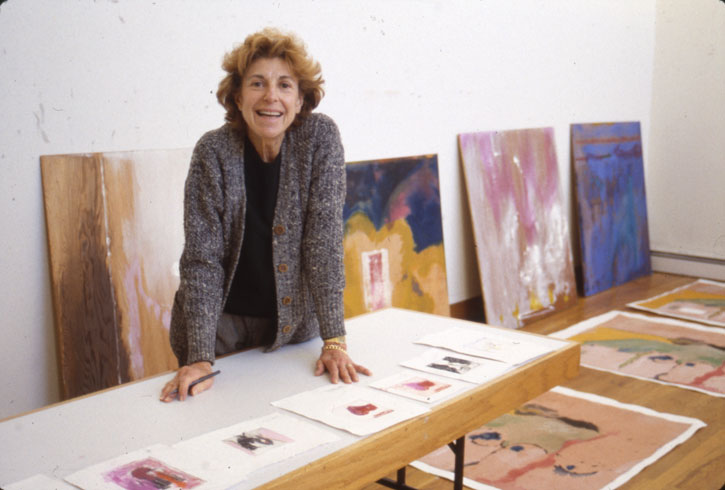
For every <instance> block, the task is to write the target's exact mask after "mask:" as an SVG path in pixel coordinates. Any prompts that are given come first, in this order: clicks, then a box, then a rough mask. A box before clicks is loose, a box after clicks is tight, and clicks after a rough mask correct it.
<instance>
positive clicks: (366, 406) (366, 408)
mask: <svg viewBox="0 0 725 490" xmlns="http://www.w3.org/2000/svg"><path fill="white" fill-rule="evenodd" d="M393 411H394V410H392V409H390V408H381V407H378V406H377V405H376V404H374V403H372V402H370V401H368V400H362V399H358V400H354V401H352V402H349V403H346V404H345V405H343V406H340V407H336V408H334V409H333V413H338V414H339V413H345V412H347V413H348V414H352V415H354V416H355V417H367V418H375V419H376V418H379V417H383V416H385V415H388V414H391V413H393Z"/></svg>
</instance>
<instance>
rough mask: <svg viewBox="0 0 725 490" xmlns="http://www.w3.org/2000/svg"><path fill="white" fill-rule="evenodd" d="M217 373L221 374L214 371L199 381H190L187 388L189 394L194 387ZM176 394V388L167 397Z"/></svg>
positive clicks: (177, 392) (177, 391)
mask: <svg viewBox="0 0 725 490" xmlns="http://www.w3.org/2000/svg"><path fill="white" fill-rule="evenodd" d="M219 373H221V371H219V370H217V371H214V372H213V373H209V374H207V375H205V376H202V377H201V378H199V379H195V380H194V381H192V382H191V383H189V388H188V390H189V394H191V389H192V388H193V387H194V386H196V385H198V384H199V383H201V382H202V381H206V380H207V379H209V378H211V377H213V376H216V375H217V374H219ZM178 394H179V389H178V388H175V389H174V391H172V392H171V393H169V396H177V395H178Z"/></svg>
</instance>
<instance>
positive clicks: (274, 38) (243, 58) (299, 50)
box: [216, 27, 325, 130]
mask: <svg viewBox="0 0 725 490" xmlns="http://www.w3.org/2000/svg"><path fill="white" fill-rule="evenodd" d="M259 58H280V59H282V60H284V61H285V62H287V64H288V65H289V67H290V69H291V70H292V73H293V74H294V76H295V77H296V78H297V83H298V86H299V91H300V94H301V95H302V109H301V110H300V112H299V114H297V117H295V120H294V122H293V123H292V124H299V123H300V122H301V120H302V119H303V118H305V117H306V116H307V115H309V114H310V113H311V112H312V110H313V109H314V108H315V107H317V105H318V104H319V103H320V101H321V100H322V97H323V96H324V95H325V91H324V90H323V88H322V85H323V83H324V82H325V81H324V80H323V78H322V70H321V69H320V64H319V63H318V62H317V61H315V60H313V59H312V58H311V57H310V56H309V55H308V54H307V50H306V49H305V45H304V43H303V42H302V41H300V39H299V38H297V36H295V35H294V34H291V33H283V32H281V31H280V30H278V29H275V28H271V27H267V28H265V29H263V30H261V31H259V32H256V33H254V34H250V35H249V36H247V38H246V39H245V40H244V43H243V44H241V45H239V46H237V47H236V48H234V49H233V50H232V51H230V52H228V53H227V54H225V55H224V61H223V62H222V68H223V69H224V71H226V72H227V75H226V76H225V77H224V78H223V79H222V81H221V82H219V88H218V89H217V93H216V97H217V100H218V101H219V103H220V104H221V105H222V106H223V107H224V109H226V111H227V112H226V115H225V116H224V119H225V120H226V121H227V122H228V123H229V124H231V126H232V127H234V128H235V129H239V130H244V129H245V128H246V126H247V125H246V124H245V122H244V118H243V117H242V113H241V111H240V110H239V108H238V107H237V102H236V98H237V95H238V94H239V92H240V90H241V86H242V80H243V78H244V72H245V71H246V69H247V68H248V67H249V65H251V64H252V63H253V62H254V61H256V60H257V59H259Z"/></svg>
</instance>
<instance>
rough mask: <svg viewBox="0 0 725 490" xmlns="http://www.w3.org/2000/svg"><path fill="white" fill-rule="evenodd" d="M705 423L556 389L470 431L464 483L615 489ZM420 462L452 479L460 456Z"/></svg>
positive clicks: (519, 488)
mask: <svg viewBox="0 0 725 490" xmlns="http://www.w3.org/2000/svg"><path fill="white" fill-rule="evenodd" d="M704 425H705V424H704V423H702V422H701V421H699V420H696V419H692V418H687V417H681V416H678V415H671V414H664V413H659V412H655V411H654V410H650V409H648V408H645V407H639V406H635V405H625V404H622V403H619V402H617V401H616V400H612V399H609V398H605V397H600V396H597V395H591V394H589V393H582V392H577V391H574V390H569V389H566V388H561V387H557V388H554V389H553V390H551V391H549V392H547V393H544V394H543V395H540V396H539V397H537V398H535V399H534V400H532V401H531V402H529V403H527V404H525V405H523V406H521V407H519V408H518V409H516V410H514V411H512V412H509V413H507V414H505V415H502V416H501V417H499V418H497V419H495V420H493V421H491V422H489V423H487V424H485V425H484V426H482V427H481V428H479V429H477V430H474V431H472V432H469V433H468V434H467V435H466V437H465V461H464V477H465V479H464V484H465V485H466V486H467V487H470V488H474V489H490V488H499V489H511V490H513V489H516V490H526V489H536V490H542V489H551V490H567V489H581V490H585V489H586V490H588V489H597V488H607V489H611V488H616V487H618V486H620V485H621V484H623V483H624V482H626V481H627V480H629V479H631V478H632V477H633V476H634V475H636V474H637V473H639V472H640V471H641V470H642V469H643V468H644V467H646V466H647V465H649V464H651V463H652V462H654V461H656V460H657V459H659V458H660V457H662V456H663V455H664V454H666V453H667V452H669V451H670V450H671V449H672V448H674V447H675V446H677V445H678V444H681V443H682V442H684V441H685V440H687V439H688V438H689V437H691V436H692V434H694V433H695V432H696V431H697V430H698V429H700V428H701V427H704ZM413 466H415V467H417V468H419V469H422V470H424V471H429V472H432V473H435V474H437V475H440V476H444V477H447V478H452V470H453V466H454V458H453V454H452V452H451V451H450V450H449V449H448V448H447V447H443V448H441V449H439V450H437V451H435V452H433V453H430V454H429V455H427V456H425V457H424V458H422V459H421V460H420V461H417V462H414V463H413Z"/></svg>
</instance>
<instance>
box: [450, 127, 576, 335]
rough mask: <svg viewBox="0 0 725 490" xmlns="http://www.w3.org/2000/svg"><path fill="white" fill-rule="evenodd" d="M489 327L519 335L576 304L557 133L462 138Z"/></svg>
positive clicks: (534, 131) (540, 131)
mask: <svg viewBox="0 0 725 490" xmlns="http://www.w3.org/2000/svg"><path fill="white" fill-rule="evenodd" d="M458 142H459V145H460V152H461V158H462V162H463V169H464V173H465V178H466V188H467V192H468V202H469V205H470V209H471V217H472V219H473V231H474V238H475V242H476V249H477V251H476V253H477V256H478V268H479V271H480V276H481V288H482V290H483V299H484V308H485V313H486V323H489V324H491V325H503V326H506V327H511V328H518V327H521V326H522V325H524V324H525V323H526V322H528V321H530V320H534V319H537V318H540V317H542V316H544V315H546V314H549V313H552V312H554V311H556V310H560V309H563V308H566V307H568V306H570V305H572V304H573V303H574V300H575V299H576V283H575V280H574V268H573V266H572V253H571V246H570V241H569V225H568V220H567V212H566V209H565V208H564V206H563V204H562V202H563V201H562V198H561V192H560V186H559V171H558V167H557V161H556V152H555V149H554V130H553V129H552V128H541V129H524V130H515V131H492V132H484V133H467V134H460V135H458Z"/></svg>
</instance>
